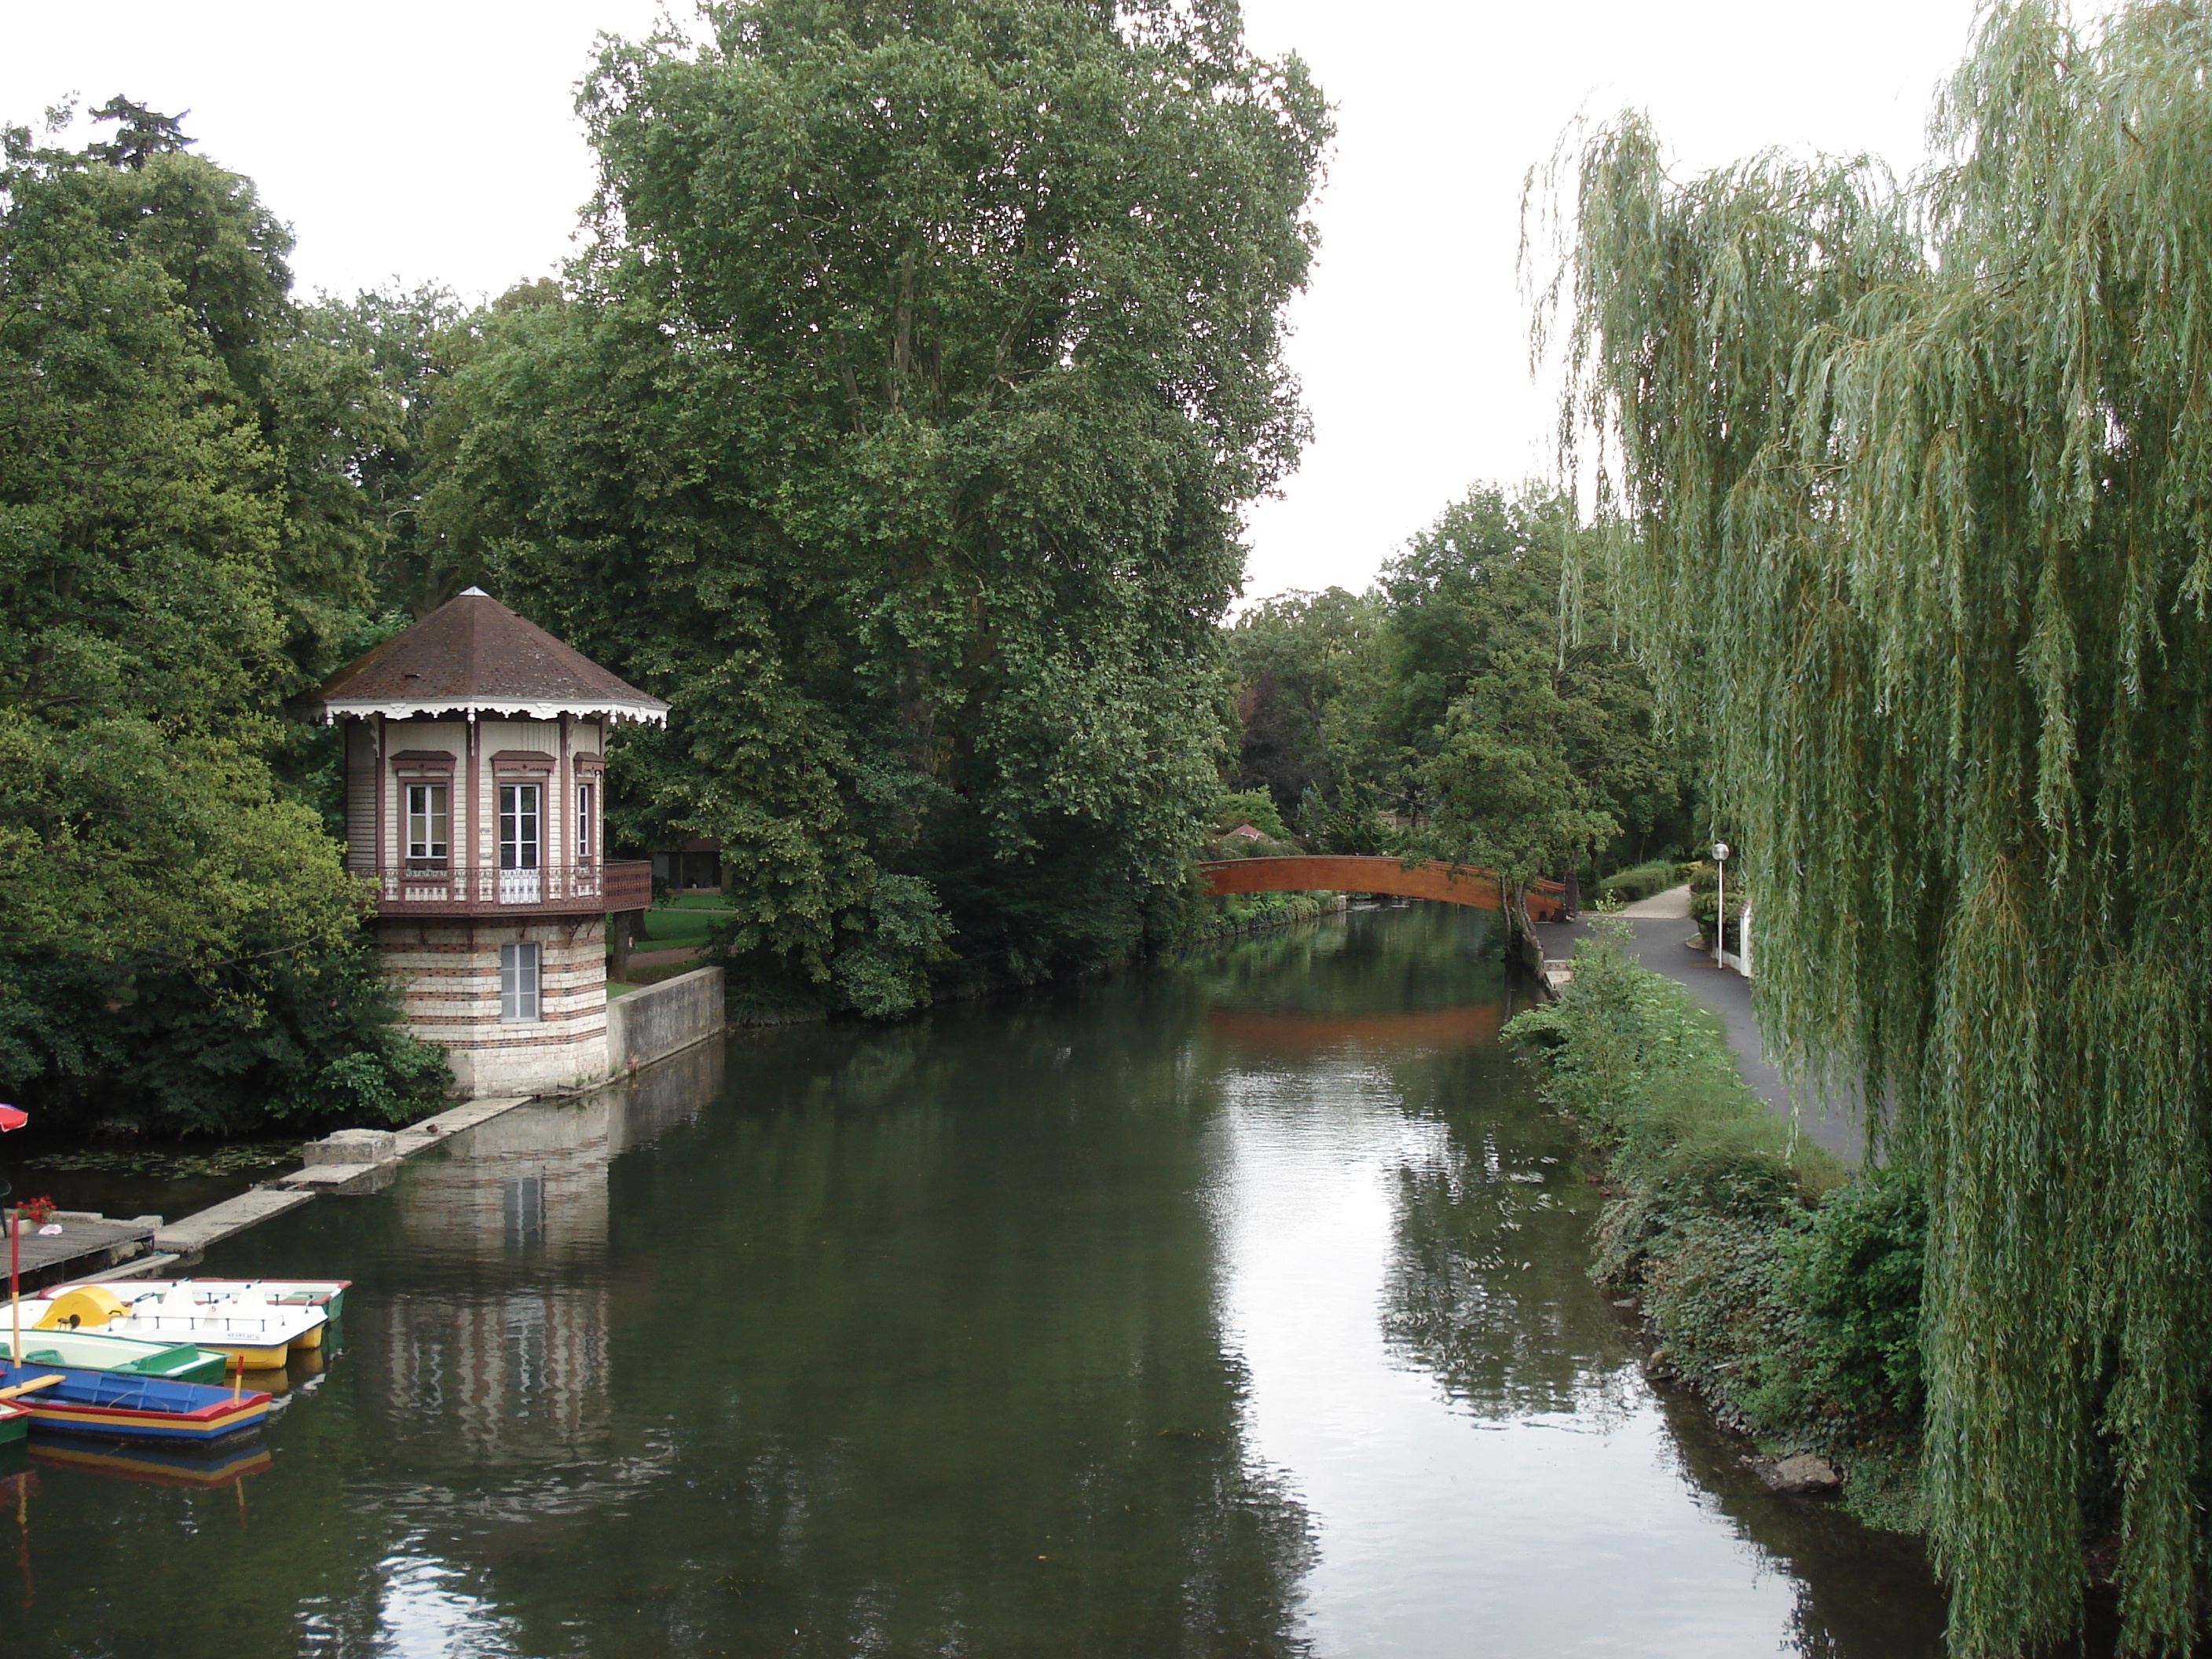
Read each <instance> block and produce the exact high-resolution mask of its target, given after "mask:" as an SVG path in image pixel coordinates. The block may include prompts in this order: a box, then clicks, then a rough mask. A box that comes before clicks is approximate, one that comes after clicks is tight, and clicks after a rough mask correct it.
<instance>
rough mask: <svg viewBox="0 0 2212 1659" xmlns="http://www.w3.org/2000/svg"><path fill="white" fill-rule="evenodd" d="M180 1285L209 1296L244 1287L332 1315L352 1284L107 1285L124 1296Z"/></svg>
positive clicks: (195, 1281)
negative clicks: (188, 1286)
mask: <svg viewBox="0 0 2212 1659" xmlns="http://www.w3.org/2000/svg"><path fill="white" fill-rule="evenodd" d="M179 1285H190V1286H191V1288H192V1289H193V1290H195V1291H201V1292H203V1293H204V1294H207V1295H210V1296H235V1295H237V1294H238V1293H239V1292H240V1291H266V1292H267V1293H268V1297H269V1299H270V1301H271V1302H278V1303H285V1304H291V1303H297V1304H300V1305H301V1306H302V1307H309V1308H320V1309H321V1310H323V1311H324V1312H325V1313H326V1314H328V1315H329V1316H331V1318H333V1319H337V1318H339V1317H341V1316H343V1314H344V1312H345V1293H346V1292H347V1291H349V1290H351V1289H352V1288H353V1280H351V1279H128V1280H125V1279H111V1280H110V1281H108V1289H110V1290H112V1291H115V1292H117V1293H118V1295H121V1296H124V1297H135V1296H137V1295H140V1294H142V1293H143V1292H145V1291H153V1292H154V1293H155V1294H156V1295H159V1296H166V1295H167V1294H168V1293H169V1292H170V1291H173V1290H174V1289H176V1288H177V1286H179Z"/></svg>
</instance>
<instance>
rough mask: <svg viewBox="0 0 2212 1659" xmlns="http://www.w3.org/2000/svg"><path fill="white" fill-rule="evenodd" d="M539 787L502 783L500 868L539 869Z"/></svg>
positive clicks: (528, 784)
mask: <svg viewBox="0 0 2212 1659" xmlns="http://www.w3.org/2000/svg"><path fill="white" fill-rule="evenodd" d="M499 867H500V868H501V869H502V870H535V869H536V868H538V786H537V785H536V784H534V783H502V784H501V785H500V787H499Z"/></svg>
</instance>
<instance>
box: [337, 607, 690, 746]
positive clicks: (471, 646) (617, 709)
mask: <svg viewBox="0 0 2212 1659" xmlns="http://www.w3.org/2000/svg"><path fill="white" fill-rule="evenodd" d="M305 712H307V714H310V716H311V717H312V718H314V719H318V720H325V721H327V720H335V719H337V718H338V717H339V716H341V715H348V714H350V715H363V714H384V715H386V716H388V717H391V718H395V719H401V718H404V717H406V716H408V715H410V714H520V715H524V716H526V717H528V718H531V719H536V720H552V719H555V718H557V717H558V716H560V715H562V714H576V715H581V716H586V717H592V716H604V717H605V718H607V719H611V720H642V721H646V722H647V723H649V724H652V725H655V726H658V725H661V724H664V723H665V721H666V720H667V718H668V705H667V704H666V703H665V702H662V701H661V700H660V699H659V698H658V697H655V696H648V695H647V693H645V692H643V691H641V690H638V689H637V688H636V687H635V686H633V685H630V684H627V683H626V682H624V681H623V680H622V679H620V678H617V676H615V675H614V674H612V673H610V672H609V671H607V670H606V669H604V668H602V667H600V666H599V664H597V663H595V662H593V661H592V659H590V658H589V657H587V656H586V655H585V654H584V653H582V652H580V651H578V650H576V649H575V648H574V647H572V646H567V645H563V644H562V642H561V641H558V640H556V639H555V638H554V637H553V636H552V635H550V634H549V633H547V632H546V631H545V630H544V629H542V628H540V627H538V624H537V623H533V622H530V621H528V620H526V618H524V617H518V616H517V615H515V613H514V612H513V611H510V610H508V609H507V607H506V606H505V605H501V603H500V602H499V601H498V600H497V599H493V598H492V597H491V595H489V593H486V592H484V591H483V589H482V588H478V587H471V588H470V589H469V590H468V591H467V592H464V593H462V594H460V595H459V597H457V598H455V599H449V600H447V602H446V603H445V604H444V605H440V606H439V607H438V608H437V609H436V610H435V611H432V612H431V613H430V614H429V615H428V616H427V617H423V618H422V621H420V622H418V623H416V624H415V625H414V626H413V627H411V628H409V629H405V630H404V631H403V632H400V633H398V634H395V635H392V637H391V638H390V639H388V640H386V641H385V642H384V643H383V644H381V645H380V646H378V647H375V648H374V649H373V650H371V651H369V652H368V653H365V654H364V655H362V656H361V657H358V658H356V659H355V660H354V661H352V662H351V663H349V664H348V665H346V666H345V667H343V668H341V669H340V670H338V671H337V673H335V674H333V675H331V677H330V678H329V679H327V680H325V681H324V682H323V684H322V687H321V689H320V690H319V691H317V692H316V693H315V695H314V696H313V698H312V699H309V700H308V702H307V708H306V710H305Z"/></svg>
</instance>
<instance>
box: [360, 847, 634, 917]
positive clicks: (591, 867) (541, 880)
mask: <svg viewBox="0 0 2212 1659" xmlns="http://www.w3.org/2000/svg"><path fill="white" fill-rule="evenodd" d="M372 879H373V880H374V882H375V883H376V914H377V915H380V916H450V917H455V918H462V917H475V916H591V915H605V914H606V913H607V912H609V911H611V910H642V909H644V908H647V906H648V905H650V904H651V903H652V902H653V866H652V865H651V864H649V863H647V862H645V861H644V860H638V861H637V862H635V863H625V864H547V865H541V866H538V868H537V869H535V870H484V869H477V870H450V869H448V870H441V869H437V868H435V867H433V866H424V865H420V864H410V865H404V866H398V867H387V868H385V869H380V870H379V871H377V872H375V874H374V877H373V878H372Z"/></svg>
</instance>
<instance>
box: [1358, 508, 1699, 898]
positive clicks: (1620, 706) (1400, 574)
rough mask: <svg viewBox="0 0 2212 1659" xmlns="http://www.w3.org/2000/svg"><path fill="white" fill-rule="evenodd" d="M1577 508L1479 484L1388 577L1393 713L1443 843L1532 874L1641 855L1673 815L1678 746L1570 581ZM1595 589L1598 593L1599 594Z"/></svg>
mask: <svg viewBox="0 0 2212 1659" xmlns="http://www.w3.org/2000/svg"><path fill="white" fill-rule="evenodd" d="M1582 533H1583V532H1582V531H1581V530H1580V528H1579V527H1578V526H1577V523H1576V520H1575V512H1574V507H1573V503H1572V502H1571V501H1567V500H1566V499H1565V498H1564V497H1562V496H1559V495H1551V494H1547V493H1544V492H1541V491H1524V492H1522V494H1520V495H1507V494H1506V493H1505V492H1504V491H1502V490H1498V489H1491V488H1482V489H1474V490H1471V491H1470V492H1468V495H1466V496H1465V497H1463V498H1462V499H1461V500H1460V501H1455V502H1454V503H1453V504H1452V505H1451V506H1450V507H1448V508H1446V509H1445V511H1444V512H1443V514H1442V515H1441V516H1440V517H1439V518H1438V519H1437V522H1436V523H1435V524H1434V525H1433V526H1431V527H1430V528H1429V529H1427V530H1425V531H1424V532H1421V534H1419V536H1416V537H1415V538H1413V541H1412V543H1411V544H1409V545H1408V546H1407V550H1406V552H1405V554H1404V556H1402V557H1401V558H1399V559H1398V560H1396V561H1395V562H1394V563H1392V564H1391V565H1390V566H1389V568H1388V569H1386V570H1385V571H1384V573H1383V591H1384V592H1386V593H1387V594H1388V595H1389V604H1390V617H1391V629H1392V634H1393V636H1394V640H1395V644H1396V653H1395V675H1394V685H1393V690H1392V696H1391V698H1390V700H1389V703H1388V704H1386V705H1385V708H1384V709H1383V719H1384V720H1385V721H1386V722H1387V723H1388V725H1389V726H1391V727H1394V728H1395V730H1396V732H1398V733H1399V734H1400V737H1399V740H1400V743H1401V747H1402V750H1403V751H1404V752H1405V754H1406V756H1407V761H1408V763H1409V765H1408V771H1409V774H1410V775H1411V777H1412V778H1413V780H1414V781H1415V782H1416V785H1417V787H1419V790H1420V791H1421V796H1422V802H1421V804H1422V808H1423V813H1424V816H1425V818H1426V819H1427V839H1428V841H1429V842H1430V844H1431V846H1432V848H1434V850H1436V851H1437V852H1439V853H1442V854H1444V855H1445V856H1447V857H1449V858H1454V859H1458V860H1465V861H1467V862H1470V863H1475V864H1483V865H1488V866H1491V867H1492V868H1494V869H1497V870H1499V871H1502V872H1504V873H1505V874H1506V875H1508V876H1510V877H1511V878H1515V879H1516V880H1524V881H1525V880H1527V879H1528V878H1530V877H1533V876H1536V875H1544V874H1549V873H1551V872H1554V871H1556V870H1559V869H1560V868H1562V867H1563V866H1579V865H1581V864H1582V863H1583V861H1584V860H1586V859H1589V858H1590V857H1592V856H1593V855H1595V854H1599V853H1601V852H1602V851H1604V850H1605V849H1606V848H1607V847H1608V846H1609V845H1610V844H1611V843H1612V842H1613V841H1614V840H1615V839H1616V838H1619V837H1621V836H1629V837H1631V838H1632V841H1633V842H1634V843H1635V844H1636V848H1637V850H1636V854H1635V856H1638V857H1640V856H1642V851H1643V846H1644V842H1645V840H1646V838H1647V837H1649V836H1650V834H1651V833H1652V831H1653V830H1654V829H1662V830H1663V828H1664V827H1665V826H1667V825H1668V823H1669V822H1670V821H1671V820H1672V819H1674V817H1675V815H1676V814H1677V813H1678V811H1679V810H1680V806H1681V805H1682V797H1683V793H1684V789H1683V777H1682V769H1681V763H1680V758H1679V755H1678V750H1677V747H1676V745H1675V744H1673V743H1672V742H1670V741H1668V739H1667V738H1666V737H1665V736H1664V735H1663V734H1662V733H1661V732H1659V731H1658V730H1657V729H1656V726H1655V723H1654V720H1653V717H1652V708H1651V696H1650V686H1649V684H1648V683H1647V682H1646V680H1645V678H1644V672H1643V671H1642V670H1641V669H1640V668H1639V667H1638V666H1637V665H1636V664H1635V662H1634V661H1633V660H1632V659H1631V658H1630V656H1629V654H1628V653H1626V651H1625V650H1624V649H1622V648H1621V644H1620V641H1619V639H1618V638H1617V637H1616V636H1615V635H1614V632H1613V628H1612V625H1611V617H1610V616H1609V614H1608V613H1607V611H1606V609H1605V607H1604V605H1603V604H1602V602H1601V597H1600V592H1601V590H1598V591H1585V592H1582V593H1581V594H1580V595H1579V596H1577V594H1576V593H1575V592H1573V591H1572V590H1571V588H1570V586H1569V584H1568V580H1567V577H1568V570H1569V556H1570V554H1571V551H1572V550H1573V548H1574V545H1575V544H1576V542H1577V539H1578V538H1579V537H1580V536H1581V535H1582ZM1592 587H1593V589H1595V585H1592Z"/></svg>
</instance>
